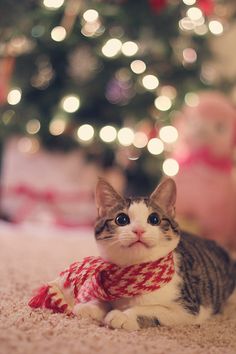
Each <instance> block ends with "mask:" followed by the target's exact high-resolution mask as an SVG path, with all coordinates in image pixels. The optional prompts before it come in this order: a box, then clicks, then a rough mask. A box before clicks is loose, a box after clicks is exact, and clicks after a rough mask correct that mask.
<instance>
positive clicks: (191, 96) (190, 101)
mask: <svg viewBox="0 0 236 354" xmlns="http://www.w3.org/2000/svg"><path fill="white" fill-rule="evenodd" d="M184 101H185V103H186V105H187V106H189V107H197V105H198V104H199V96H198V94H197V93H195V92H188V93H186V95H185V96H184Z"/></svg>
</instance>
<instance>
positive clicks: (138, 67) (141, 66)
mask: <svg viewBox="0 0 236 354" xmlns="http://www.w3.org/2000/svg"><path fill="white" fill-rule="evenodd" d="M130 68H131V70H132V71H133V72H134V73H135V74H142V73H144V71H145V70H146V64H145V63H144V61H142V60H134V61H132V63H131V64H130Z"/></svg>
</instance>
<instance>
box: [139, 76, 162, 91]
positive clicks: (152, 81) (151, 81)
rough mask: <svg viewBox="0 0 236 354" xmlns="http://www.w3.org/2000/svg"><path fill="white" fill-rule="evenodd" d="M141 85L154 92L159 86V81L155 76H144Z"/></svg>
mask: <svg viewBox="0 0 236 354" xmlns="http://www.w3.org/2000/svg"><path fill="white" fill-rule="evenodd" d="M142 83H143V86H144V87H145V88H146V89H147V90H155V89H156V88H157V87H158V85H159V80H158V78H157V77H156V76H155V75H145V76H144V77H143V80H142Z"/></svg>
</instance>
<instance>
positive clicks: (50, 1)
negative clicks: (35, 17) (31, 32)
mask: <svg viewBox="0 0 236 354" xmlns="http://www.w3.org/2000/svg"><path fill="white" fill-rule="evenodd" d="M64 1H65V0H43V4H44V6H45V7H48V8H50V9H59V7H61V6H62V5H63V4H64Z"/></svg>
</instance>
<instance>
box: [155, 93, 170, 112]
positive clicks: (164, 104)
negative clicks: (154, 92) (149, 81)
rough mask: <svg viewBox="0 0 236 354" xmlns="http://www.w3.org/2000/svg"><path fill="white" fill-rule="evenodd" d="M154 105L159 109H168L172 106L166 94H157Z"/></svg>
mask: <svg viewBox="0 0 236 354" xmlns="http://www.w3.org/2000/svg"><path fill="white" fill-rule="evenodd" d="M154 105H155V107H156V108H157V109H159V110H160V111H168V110H169V109H170V108H171V106H172V102H171V99H170V98H169V97H167V96H158V97H157V98H156V99H155V101H154Z"/></svg>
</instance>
